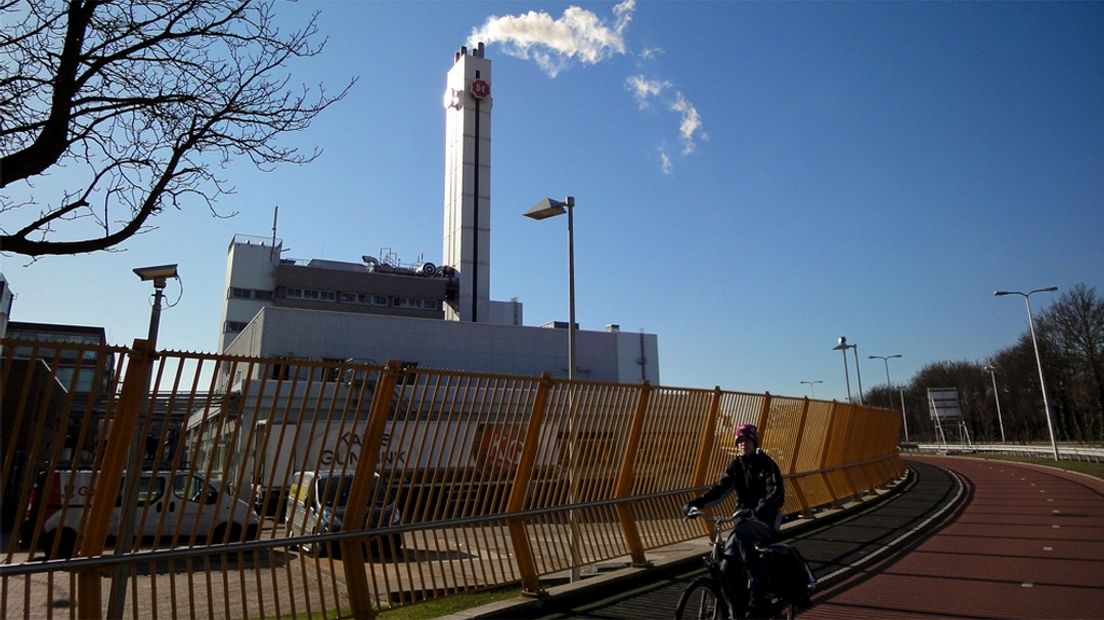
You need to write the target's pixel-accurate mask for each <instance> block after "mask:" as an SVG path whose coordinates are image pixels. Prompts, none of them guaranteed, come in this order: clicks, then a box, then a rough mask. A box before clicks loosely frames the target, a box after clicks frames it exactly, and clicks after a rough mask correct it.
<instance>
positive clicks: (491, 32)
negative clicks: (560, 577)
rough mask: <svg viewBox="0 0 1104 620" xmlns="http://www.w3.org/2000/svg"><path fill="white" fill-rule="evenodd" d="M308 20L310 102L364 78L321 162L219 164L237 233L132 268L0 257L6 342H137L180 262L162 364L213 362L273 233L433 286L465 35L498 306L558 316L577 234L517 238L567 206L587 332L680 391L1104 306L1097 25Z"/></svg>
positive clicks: (103, 261) (535, 231)
mask: <svg viewBox="0 0 1104 620" xmlns="http://www.w3.org/2000/svg"><path fill="white" fill-rule="evenodd" d="M315 10H318V11H320V12H321V16H320V18H319V20H320V21H319V24H320V29H321V31H322V33H323V34H325V35H326V36H328V37H329V42H328V46H327V48H326V50H325V52H324V53H323V55H322V56H321V57H318V58H314V59H311V60H309V61H304V62H301V63H298V64H296V65H295V66H293V67H292V68H291V69H292V70H293V72H294V77H295V78H296V79H297V80H299V81H303V82H307V83H310V84H314V83H317V82H319V81H322V82H326V83H327V84H329V85H330V86H331V87H332V88H334V89H336V88H338V87H339V86H340V84H341V83H342V82H343V81H344V80H347V79H349V78H350V77H352V76H354V75H355V76H359V82H358V84H357V85H356V86H355V87H354V89H353V91H352V92H351V93H350V94H349V96H348V97H347V98H346V99H345V100H344V101H342V102H340V103H339V104H337V105H336V106H335V107H333V108H332V109H330V110H329V111H327V112H326V113H325V114H324V115H323V116H322V117H321V118H319V119H318V120H317V121H316V122H315V123H314V125H313V126H312V127H311V129H310V130H308V131H306V132H303V133H301V134H298V135H295V136H292V137H290V138H289V142H291V143H295V144H302V145H304V146H308V147H309V146H311V145H317V146H319V147H321V148H322V149H323V154H322V156H321V157H319V159H318V160H317V161H315V162H314V163H313V164H311V165H308V166H305V167H301V168H291V167H285V168H280V169H278V170H276V171H275V172H271V173H261V172H258V171H256V170H254V169H252V168H250V167H249V166H247V165H244V164H235V165H233V166H231V168H230V169H229V170H227V171H226V176H227V178H228V179H229V180H230V181H231V183H232V184H233V185H234V186H235V187H236V189H237V194H236V195H234V196H230V197H226V198H224V199H223V200H222V202H221V203H220V205H219V208H220V209H221V210H223V211H237V212H239V214H238V215H237V216H236V217H234V218H231V219H216V218H213V217H211V216H210V214H209V212H208V211H207V209H206V207H205V206H204V205H201V204H193V205H191V206H190V207H189V208H188V209H186V210H184V211H179V212H177V211H172V212H166V213H165V214H163V215H162V216H160V217H159V218H157V221H156V224H157V225H158V226H159V228H158V229H157V230H154V231H151V232H149V233H146V234H144V235H142V236H140V237H137V238H134V239H132V240H131V241H130V242H128V243H126V244H125V246H124V247H123V248H122V249H123V250H125V251H122V252H117V253H109V254H99V255H84V256H76V257H53V258H52V257H46V258H43V259H41V260H39V261H38V262H36V263H33V264H30V265H28V260H27V259H25V258H24V257H20V256H4V257H0V271H2V272H3V273H4V275H5V276H6V277H7V279H8V280H9V281H10V283H11V285H12V288H13V290H15V291H16V293H17V294H18V297H17V299H16V301H15V306H14V308H13V313H12V314H13V319H15V320H24V321H44V322H63V323H76V324H86V325H102V326H105V327H106V328H107V330H108V336H109V339H110V340H111V341H112V342H115V343H120V344H127V343H130V342H131V341H132V340H133V339H134V338H140V337H144V334H145V330H146V325H147V320H148V315H149V301H148V300H149V292H150V288H149V286H148V285H147V284H143V283H140V282H139V281H138V279H137V278H136V277H135V276H134V275H133V274H132V273H131V268H133V267H136V266H143V265H155V264H161V263H174V262H175V263H178V264H179V265H180V273H181V277H182V284H183V288H182V289H181V288H180V287H178V286H177V285H176V284H175V283H174V284H171V285H170V287H169V290H168V293H169V301H170V302H172V301H176V300H177V297H178V296H179V302H178V303H177V305H175V306H174V307H172V308H170V309H167V310H165V312H164V314H163V315H162V322H161V338H160V343H161V345H162V346H164V347H168V348H174V349H184V350H196V351H210V350H213V349H214V348H215V343H216V338H217V335H218V329H219V308H220V302H221V299H222V297H223V291H222V287H223V278H224V265H225V257H226V248H227V245H228V244H229V242H230V239H231V238H232V236H233V235H234V234H235V233H243V234H253V235H264V236H267V235H270V234H271V228H272V212H273V208H274V207H275V206H277V205H278V206H279V208H280V220H279V230H278V235H279V236H280V237H281V238H282V239H283V240H284V244H285V247H287V248H290V251H289V252H287V254H286V256H291V257H296V258H330V259H335V260H349V261H356V260H359V257H360V256H361V255H363V254H372V255H378V254H379V253H380V251H381V248H390V249H391V250H392V251H394V252H396V253H397V254H398V255H399V256H400V257H401V258H402V259H403V260H404V261H406V262H413V261H414V260H416V259H417V258H419V256H423V257H424V258H425V260H430V261H432V262H440V256H441V225H442V224H441V212H442V200H443V198H442V193H443V179H442V173H443V168H444V163H443V162H444V158H443V144H444V110H443V107H442V103H441V98H442V93H443V92H444V83H445V82H444V80H445V74H446V72H447V71H448V69H449V68H450V66H451V64H452V58H453V53H454V52H455V51H456V50H457V49H458V48H459V46H460V45H462V44H465V43H467V41H468V39H469V37H471V36H473V33H478V34H479V37H480V38H481V39H482V40H486V41H487V42H488V48H487V56H488V58H490V59H491V60H492V62H493V63H494V65H493V67H494V69H493V71H494V79H493V89H494V90H493V97H494V112H493V121H492V122H493V132H494V133H493V136H494V137H493V147H492V177H491V178H492V190H491V191H492V199H491V205H492V206H491V208H492V237H491V239H492V240H491V277H492V284H491V287H492V288H491V296H492V298H494V299H510V298H512V297H517V298H519V299H520V300H521V301H522V302H523V303H524V304H525V320H526V323H527V324H539V323H543V322H546V321H550V320H554V319H559V320H563V319H565V318H566V268H565V261H566V240H565V237H566V231H565V228H564V226H563V225H561V224H562V223H561V222H560V220H549V221H544V222H534V221H531V220H529V219H526V218H523V217H522V216H521V214H522V213H523V212H524V211H525V210H526V209H528V208H529V206H531V205H532V204H533V203H534V202H536V200H538V199H539V198H541V197H544V196H552V197H557V198H563V197H564V196H566V195H568V194H570V195H573V196H575V198H576V204H577V207H576V211H575V216H576V221H575V228H576V239H575V240H576V286H577V308H578V320H579V322H580V324H581V326H582V328H583V329H602V328H603V326H604V325H605V324H607V323H618V324H620V325H621V327H622V329H623V330H628V331H638V330H641V329H643V330H645V331H647V332H650V333H656V334H658V335H659V348H660V364H661V378H662V382H663V383H664V384H666V385H678V386H691V387H713V386H714V385H720V386H722V387H723V388H726V389H734V390H742V391H763V390H770V391H771V392H772V393H776V394H787V395H802V394H806V393H807V388H806V386H805V385H802V384H801V383H800V382H801V381H802V380H821V381H824V383H823V384H820V385H817V389H816V395H817V396H818V397H825V398H840V399H842V398H845V396H846V392H845V388H844V381H843V369H842V361H841V359H840V353H839V352H837V351H833V350H832V347H833V346H834V345H835V344H836V339H837V338H838V337H839V336H840V335H846V336H847V338H848V340H849V341H851V342H855V343H858V345H859V355H860V357H861V358H862V362H863V365H862V372H863V384H864V386H865V387H867V388H869V387H871V386H872V385H875V384H881V383H884V381H885V378H884V377H885V371H884V366H883V365H882V362H880V361H877V360H867V359H866V356H867V355H890V354H897V353H900V354H902V355H903V356H904V358H903V359H900V360H893V361H892V362H891V366H890V371H891V373H892V375H893V379H894V381H895V382H899V381H905V380H907V379H909V378H910V377H911V376H912V375H913V374H914V373H915V372H916V371H917V370H919V369H920V368H921V367H923V366H924V365H926V364H928V363H931V362H933V361H940V360H975V361H976V360H983V359H985V358H986V357H987V356H989V355H991V354H993V353H994V352H996V351H997V350H999V349H1001V348H1003V347H1007V346H1010V345H1012V344H1014V343H1015V342H1016V340H1017V338H1018V337H1019V335H1020V334H1021V333H1022V332H1023V331H1024V330H1025V329H1026V317H1025V313H1024V307H1023V303H1022V302H1021V301H1020V300H1019V299H1018V298H1015V299H1014V298H995V297H993V296H992V292H993V290H995V289H998V288H1006V289H1015V290H1030V289H1033V288H1040V287H1044V286H1049V285H1052V284H1053V285H1057V286H1059V287H1060V288H1061V289H1068V288H1069V287H1071V286H1072V285H1074V284H1076V283H1079V282H1083V283H1085V284H1087V285H1089V286H1092V287H1096V288H1097V292H1098V294H1102V295H1104V243H1102V242H1101V237H1102V233H1104V3H961V4H960V3H942V2H941V3H769V4H768V3H734V2H733V3H727V2H702V3H695V2H680V3H673V2H638V3H636V4H626V3H622V4H620V5H615V4H612V3H598V2H587V3H578V4H571V5H569V4H565V3H550V2H532V3H530V2H448V3H438V2H408V3H407V2H402V3H400V2H354V1H352V0H348V1H343V2H341V1H329V2H323V1H317V0H316V1H310V0H306V1H303V2H300V3H298V4H289V5H280V6H279V11H280V14H281V19H282V20H284V21H285V22H286V24H287V25H288V26H292V25H295V24H299V23H302V22H303V20H304V19H306V17H307V16H308V15H309V14H310V13H311V12H312V11H315ZM521 35H524V36H525V37H526V38H524V39H522V38H520V37H521ZM1055 298H1056V296H1052V297H1050V298H1047V297H1043V296H1036V297H1033V298H1032V299H1033V304H1034V305H1035V308H1036V310H1040V309H1043V308H1045V307H1046V306H1047V304H1048V303H1050V301H1051V300H1052V299H1055ZM850 361H851V360H849V362H850ZM853 372H854V368H853V365H852V373H853ZM854 382H855V380H854V377H853V376H852V385H854Z"/></svg>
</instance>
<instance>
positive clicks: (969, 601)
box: [480, 457, 1104, 620]
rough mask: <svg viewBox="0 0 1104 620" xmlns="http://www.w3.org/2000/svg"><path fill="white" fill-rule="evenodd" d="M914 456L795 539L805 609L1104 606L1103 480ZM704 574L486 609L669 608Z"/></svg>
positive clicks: (955, 612) (663, 614) (947, 611)
mask: <svg viewBox="0 0 1104 620" xmlns="http://www.w3.org/2000/svg"><path fill="white" fill-rule="evenodd" d="M906 462H907V464H908V466H909V469H910V470H911V471H912V473H913V478H912V479H911V480H910V482H909V486H908V487H907V488H906V489H904V490H903V491H902V492H901V493H899V494H897V495H895V496H893V497H892V498H889V499H887V500H885V501H882V502H880V503H878V504H877V505H874V506H872V507H871V508H869V509H866V510H863V511H861V512H860V513H858V514H855V515H853V516H849V517H847V518H845V519H843V520H841V521H839V522H836V523H831V524H826V525H823V526H816V527H814V529H809V530H806V531H803V532H800V533H797V534H796V535H795V536H793V537H792V538H790V539H789V540H788V542H790V543H791V544H793V545H795V546H796V547H797V548H798V549H800V550H801V552H802V554H803V555H804V556H805V557H806V559H807V560H809V562H810V564H811V565H812V566H813V570H814V572H815V573H816V574H817V576H818V578H820V579H821V582H822V586H823V588H822V590H821V592H820V593H818V594H817V596H815V597H814V606H813V607H812V608H810V609H808V610H805V611H804V612H803V613H802V614H801V615H802V617H803V618H809V619H810V620H812V619H816V618H822V619H827V618H849V619H850V618H936V617H938V618H1010V617H1022V618H1043V617H1045V618H1104V481H1101V480H1099V479H1094V478H1087V477H1084V476H1080V475H1077V474H1071V473H1066V472H1061V471H1059V470H1056V469H1053V468H1044V467H1036V466H1029V465H1022V464H1015V463H1008V462H1001V461H982V460H978V459H964V458H951V457H910V458H908V459H907V461H906ZM680 568H681V570H680ZM696 574H697V570H696V569H692V568H690V566H689V565H687V564H683V565H681V567H679V566H676V567H674V568H673V569H669V570H667V571H665V572H664V573H662V574H658V575H657V578H656V579H655V580H652V581H650V582H640V581H638V582H635V583H628V584H609V585H606V586H604V587H602V588H597V589H591V591H589V592H587V591H585V590H584V591H583V593H582V594H580V595H578V596H574V597H562V598H561V597H555V598H553V599H550V600H545V601H542V604H541V605H540V606H539V607H538V606H536V605H528V606H521V607H512V608H506V609H502V610H499V611H498V612H497V613H494V614H485V615H482V616H480V617H488V618H519V619H520V618H547V619H552V618H601V619H616V618H626V619H629V618H631V619H645V618H670V617H671V613H672V611H673V610H674V607H675V602H676V600H677V598H678V595H679V594H680V592H681V590H682V588H684V587H685V585H686V583H687V582H688V581H689V580H690V579H692V578H693V577H694V576H695V575H696ZM595 590H597V591H595Z"/></svg>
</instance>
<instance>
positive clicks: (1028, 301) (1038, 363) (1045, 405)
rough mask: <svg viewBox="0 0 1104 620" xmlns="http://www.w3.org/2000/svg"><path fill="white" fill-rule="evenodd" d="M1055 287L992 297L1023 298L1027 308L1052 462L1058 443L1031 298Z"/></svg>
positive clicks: (1055, 455) (1056, 288) (996, 292)
mask: <svg viewBox="0 0 1104 620" xmlns="http://www.w3.org/2000/svg"><path fill="white" fill-rule="evenodd" d="M1056 290H1058V287H1057V286H1048V287H1046V288H1037V289H1035V290H1033V291H1028V292H1026V293H1023V292H1020V291H994V292H993V295H996V296H997V297H1004V296H1005V295H1019V296H1021V297H1023V298H1024V305H1025V306H1026V307H1027V326H1028V327H1029V328H1030V329H1031V346H1032V347H1034V348H1035V365H1036V366H1038V367H1039V389H1041V390H1042V391H1043V410H1044V411H1045V412H1046V421H1047V430H1048V431H1049V432H1050V447H1051V449H1052V450H1054V460H1056V461H1057V460H1059V459H1058V443H1057V442H1056V441H1055V440H1054V424H1053V422H1051V418H1050V399H1049V398H1047V391H1046V380H1045V379H1043V359H1042V357H1040V356H1039V343H1038V341H1037V340H1035V320H1034V319H1033V318H1032V317H1031V296H1032V295H1034V294H1035V293H1053V292H1054V291H1056Z"/></svg>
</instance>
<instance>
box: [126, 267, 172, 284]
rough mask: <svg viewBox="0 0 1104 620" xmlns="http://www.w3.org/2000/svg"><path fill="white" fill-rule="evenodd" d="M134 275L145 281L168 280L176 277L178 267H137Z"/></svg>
mask: <svg viewBox="0 0 1104 620" xmlns="http://www.w3.org/2000/svg"><path fill="white" fill-rule="evenodd" d="M134 274H135V275H137V276H138V277H139V278H142V280H143V281H149V280H166V279H168V278H175V277H176V265H157V266H156V267H137V268H135V269H134Z"/></svg>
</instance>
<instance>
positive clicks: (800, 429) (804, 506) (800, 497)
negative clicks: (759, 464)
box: [786, 397, 809, 515]
mask: <svg viewBox="0 0 1104 620" xmlns="http://www.w3.org/2000/svg"><path fill="white" fill-rule="evenodd" d="M808 417H809V398H808V397H805V399H804V403H803V404H802V405H801V421H800V422H798V423H797V437H796V438H795V439H794V447H793V456H792V457H790V469H789V471H787V472H786V473H788V474H791V475H793V473H794V472H795V471H797V455H798V453H800V452H801V438H802V437H803V436H804V435H805V420H806V419H807V418H808ZM793 488H794V493H795V494H796V495H797V501H798V502H799V503H800V504H801V513H802V514H803V515H808V514H809V502H808V500H806V499H805V493H803V492H802V491H801V478H797V477H794V478H793Z"/></svg>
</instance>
